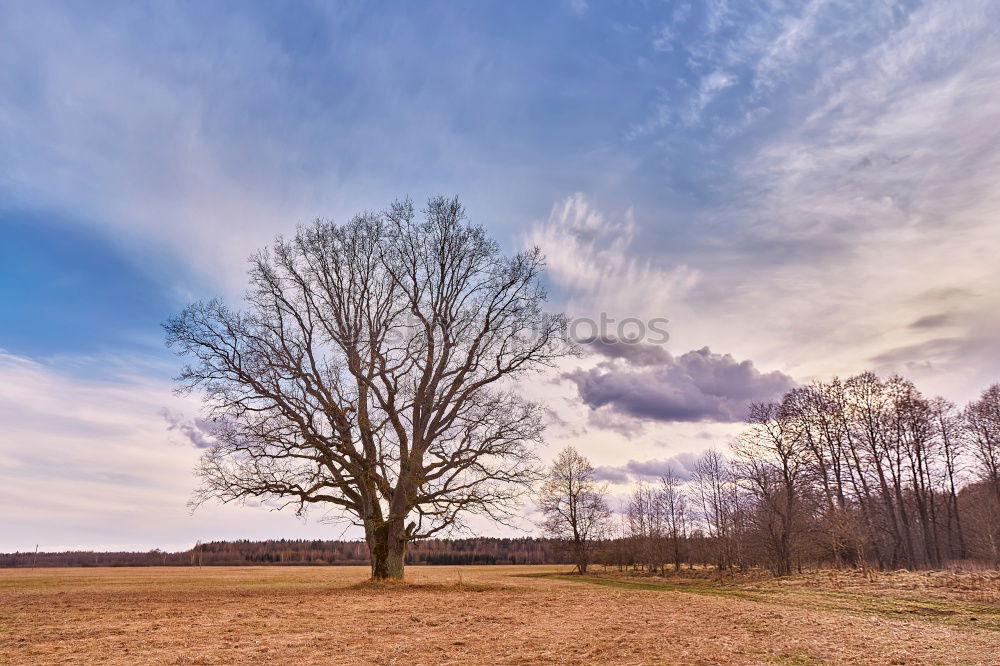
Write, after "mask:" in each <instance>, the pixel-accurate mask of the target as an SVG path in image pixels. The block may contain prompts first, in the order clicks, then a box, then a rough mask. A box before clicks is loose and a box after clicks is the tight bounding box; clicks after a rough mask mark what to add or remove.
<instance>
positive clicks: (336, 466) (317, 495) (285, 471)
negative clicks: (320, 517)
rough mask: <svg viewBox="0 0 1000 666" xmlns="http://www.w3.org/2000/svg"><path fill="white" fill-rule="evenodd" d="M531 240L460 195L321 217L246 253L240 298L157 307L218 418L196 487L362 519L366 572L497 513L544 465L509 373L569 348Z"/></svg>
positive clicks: (393, 573) (506, 512) (504, 511)
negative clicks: (496, 231)
mask: <svg viewBox="0 0 1000 666" xmlns="http://www.w3.org/2000/svg"><path fill="white" fill-rule="evenodd" d="M542 269H543V260H542V257H541V255H540V253H539V251H538V250H537V249H533V250H528V251H525V252H521V253H518V254H516V255H514V256H513V257H510V258H507V257H505V256H504V255H503V254H502V253H501V251H500V249H499V246H498V245H497V243H496V242H494V241H493V240H491V239H490V238H489V237H488V236H487V234H486V232H485V230H484V229H483V227H481V226H478V225H474V224H471V223H470V222H468V221H467V219H466V216H465V211H464V209H463V207H462V206H461V204H460V203H459V202H458V200H457V199H451V200H449V199H444V198H435V199H431V200H430V202H429V203H428V205H427V208H426V209H425V211H424V217H423V219H417V216H416V215H415V214H414V208H413V205H412V203H411V202H410V201H409V200H406V201H403V202H396V203H394V204H393V205H392V206H391V207H390V208H389V209H388V210H386V211H383V212H378V213H366V214H363V215H358V216H356V217H355V218H353V219H352V220H350V221H349V222H348V223H347V224H344V225H342V226H338V225H336V224H333V223H327V222H317V223H315V224H314V225H312V226H309V227H306V228H301V229H299V231H298V233H297V234H296V235H295V237H294V238H293V239H291V240H282V239H278V241H277V242H276V243H275V244H274V248H273V250H272V251H271V252H267V251H264V252H261V253H259V254H257V255H256V256H255V257H253V258H252V260H251V268H250V289H249V292H248V294H247V296H246V307H245V309H244V310H242V311H237V310H233V309H230V308H228V307H226V306H225V305H223V304H222V303H220V302H219V301H215V300H213V301H209V302H207V303H196V304H194V305H191V306H189V307H188V308H187V309H185V310H184V311H183V312H182V313H181V314H180V315H179V316H177V317H175V318H174V319H172V320H170V321H169V322H168V323H167V324H166V326H165V328H166V331H167V342H168V345H170V346H171V347H173V348H175V349H176V350H178V352H179V353H180V354H183V355H185V356H187V357H189V358H191V359H193V363H192V364H191V365H189V366H188V367H186V368H185V369H184V370H183V372H182V373H181V376H180V378H179V380H180V383H181V387H182V389H181V390H187V391H191V390H195V389H200V390H201V391H202V392H203V395H204V400H205V405H206V408H207V411H208V413H209V415H210V416H211V417H212V418H214V419H215V421H216V423H217V424H218V432H217V433H216V438H217V443H216V445H215V446H214V447H213V448H211V449H210V450H209V451H208V452H207V453H206V454H205V456H204V457H203V459H202V461H201V464H200V466H199V468H198V470H197V473H198V474H199V476H200V477H201V481H202V486H201V488H200V490H199V492H198V493H197V495H196V497H195V499H194V503H195V504H198V503H200V502H203V501H205V500H207V499H210V498H214V499H217V500H221V501H222V502H233V501H237V502H242V501H246V500H249V499H263V500H266V501H271V502H276V503H278V504H279V505H280V506H285V505H289V504H291V505H293V506H294V507H295V508H296V509H297V511H299V512H302V511H304V510H306V508H307V507H309V506H311V505H320V506H323V507H327V508H330V509H333V510H334V514H335V515H334V516H333V517H334V518H340V519H347V520H349V521H351V522H353V523H355V524H358V525H361V526H363V527H364V530H365V536H366V539H367V542H368V546H369V549H370V551H371V560H372V577H373V578H375V579H384V578H401V577H402V576H403V565H404V562H405V556H406V545H407V543H408V542H410V541H412V540H414V539H420V538H425V537H429V536H431V535H434V534H437V533H440V532H442V531H443V530H449V529H452V528H455V527H459V526H461V525H462V516H463V515H465V514H470V513H472V514H480V515H484V516H486V517H489V518H492V519H494V520H498V521H505V520H507V519H508V518H510V517H511V515H512V511H513V509H514V507H515V506H517V500H518V499H519V498H521V497H522V496H523V494H524V493H525V492H528V491H529V489H530V487H531V485H532V484H533V483H534V482H535V481H536V480H538V479H539V478H540V475H539V473H538V470H537V467H536V466H535V463H536V460H537V459H536V457H535V455H534V451H533V448H534V447H533V445H534V444H535V443H536V442H539V441H540V436H541V429H542V422H541V414H540V410H539V407H538V406H537V405H535V404H533V403H530V402H528V401H526V400H524V399H523V398H521V397H520V396H519V394H518V393H517V392H516V390H515V387H514V384H513V381H512V380H514V379H516V378H519V377H522V376H524V375H525V374H526V373H529V372H531V371H534V370H538V369H539V368H540V367H542V366H545V365H547V364H550V363H551V362H552V361H554V360H555V359H557V358H559V357H560V356H562V355H564V354H566V353H569V352H570V351H571V348H570V345H569V343H568V341H567V338H566V335H565V330H566V327H565V318H564V317H562V316H561V315H559V316H547V315H546V314H545V313H543V311H542V309H541V305H542V303H543V302H544V300H545V293H544V291H543V290H542V288H541V287H540V285H539V276H540V272H541V271H542Z"/></svg>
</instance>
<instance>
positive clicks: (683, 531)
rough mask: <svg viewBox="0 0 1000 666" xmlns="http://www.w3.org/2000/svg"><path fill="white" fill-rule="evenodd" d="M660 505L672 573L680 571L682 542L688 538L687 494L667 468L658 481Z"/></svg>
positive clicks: (682, 555)
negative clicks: (672, 564)
mask: <svg viewBox="0 0 1000 666" xmlns="http://www.w3.org/2000/svg"><path fill="white" fill-rule="evenodd" d="M660 503H661V506H662V507H663V519H664V526H665V528H666V533H667V538H668V539H669V540H670V554H671V559H672V560H673V563H674V571H680V570H681V562H682V561H683V557H684V554H685V553H684V542H685V540H686V539H687V536H688V534H687V532H688V516H687V494H686V493H685V492H684V487H683V482H682V481H681V480H680V479H679V478H677V476H676V475H675V474H674V471H673V470H672V469H669V468H668V469H667V473H666V474H664V475H663V477H662V478H661V479H660Z"/></svg>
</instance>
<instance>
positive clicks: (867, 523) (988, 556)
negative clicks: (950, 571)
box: [597, 372, 1000, 575]
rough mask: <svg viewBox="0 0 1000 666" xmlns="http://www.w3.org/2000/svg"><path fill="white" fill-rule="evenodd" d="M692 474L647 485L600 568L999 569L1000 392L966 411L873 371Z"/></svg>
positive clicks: (812, 394)
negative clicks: (970, 566)
mask: <svg viewBox="0 0 1000 666" xmlns="http://www.w3.org/2000/svg"><path fill="white" fill-rule="evenodd" d="M688 472H689V473H685V474H681V473H680V471H678V472H673V473H669V474H667V475H666V476H665V477H664V478H663V479H661V480H660V482H659V483H657V484H641V485H639V487H637V488H636V489H635V490H634V492H633V493H632V495H631V497H630V500H629V502H628V506H627V507H625V510H624V512H623V515H622V517H621V521H620V524H619V525H617V527H616V528H615V529H614V535H613V538H611V539H610V540H609V541H606V542H604V543H602V544H599V548H598V549H597V557H598V558H599V561H603V562H604V563H606V564H611V565H618V566H623V567H624V566H632V567H642V568H648V569H653V570H657V569H659V570H663V569H665V568H667V567H673V568H675V569H680V568H681V567H683V566H685V565H687V566H691V565H693V564H707V565H713V566H716V567H718V568H719V569H733V568H739V569H745V568H749V567H752V566H766V567H768V568H770V569H771V570H772V571H773V572H774V573H775V574H777V575H786V574H789V573H791V572H793V571H794V570H796V569H800V568H801V567H802V566H803V563H805V564H806V565H808V566H815V565H817V564H818V565H821V566H838V567H839V566H852V567H862V568H869V567H871V568H879V569H898V568H907V569H920V568H941V567H945V566H949V565H952V564H956V563H975V564H977V565H979V566H985V567H991V568H993V567H1000V385H994V386H992V387H991V388H989V389H988V390H986V391H985V392H983V394H982V395H981V396H980V398H979V399H978V400H975V401H973V402H972V403H971V404H969V405H967V406H965V407H964V408H962V409H959V408H958V407H957V406H956V405H955V404H953V403H951V402H949V401H948V400H945V399H943V398H933V399H928V398H926V397H924V396H923V395H922V394H921V393H920V392H919V391H918V390H917V388H916V387H915V386H914V384H913V383H912V382H910V381H909V380H906V379H904V378H901V377H892V378H890V379H887V380H882V379H880V378H879V377H877V376H876V375H875V374H873V373H870V372H868V373H864V374H861V375H858V376H855V377H851V378H849V379H847V380H844V381H841V380H839V379H834V380H833V381H831V382H825V383H815V384H812V385H810V386H806V387H802V388H797V389H794V390H792V391H790V392H789V393H788V394H786V395H785V396H784V398H783V399H782V400H781V401H779V402H775V403H766V404H755V405H752V406H751V409H750V415H749V419H748V424H747V429H746V431H745V432H744V433H743V434H742V435H741V436H740V437H739V438H738V439H737V440H736V441H735V442H734V443H732V445H731V447H730V450H729V451H728V452H727V454H725V455H724V454H723V453H720V452H718V451H715V450H709V451H707V452H705V453H704V454H703V455H702V456H701V457H700V459H698V461H697V463H696V464H695V465H694V468H693V469H692V470H688Z"/></svg>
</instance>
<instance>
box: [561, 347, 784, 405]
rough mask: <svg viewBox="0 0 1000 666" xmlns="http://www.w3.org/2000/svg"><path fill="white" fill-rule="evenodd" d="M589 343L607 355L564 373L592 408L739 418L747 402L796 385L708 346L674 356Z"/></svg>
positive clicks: (776, 394)
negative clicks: (593, 363)
mask: <svg viewBox="0 0 1000 666" xmlns="http://www.w3.org/2000/svg"><path fill="white" fill-rule="evenodd" d="M588 347H589V349H590V350H591V351H593V352H594V353H596V354H599V355H602V356H605V357H606V358H609V359H611V360H609V361H606V362H602V363H600V364H599V365H598V366H597V367H595V368H592V369H589V370H582V369H581V370H576V371H574V372H569V373H566V374H564V375H563V377H564V378H565V379H568V380H570V381H572V382H573V383H574V384H576V387H577V390H578V392H579V396H580V399H581V400H583V402H584V403H585V404H586V405H588V406H589V407H590V408H591V409H595V410H597V409H601V408H606V409H609V410H612V411H615V412H618V413H619V414H623V415H628V416H631V417H634V418H637V419H645V420H652V421H661V422H697V421H717V422H738V421H742V420H743V419H744V418H746V412H747V406H748V405H749V404H750V403H751V402H757V401H767V400H776V399H778V398H780V397H781V396H782V395H783V394H784V393H785V392H786V391H788V390H789V389H791V388H792V387H793V386H795V381H794V380H793V379H792V378H791V377H789V376H788V375H786V374H784V373H782V372H778V371H773V372H768V373H762V372H760V371H759V370H758V369H757V368H756V367H754V364H753V362H752V361H749V360H746V361H737V360H736V359H734V358H733V357H732V356H731V355H730V354H718V353H715V352H712V351H711V350H710V349H709V348H708V347H703V348H701V349H698V350H695V351H690V352H687V353H686V354H683V355H681V356H678V357H674V356H673V355H671V354H670V353H669V352H667V351H666V350H665V349H663V348H661V347H656V346H655V345H648V344H643V343H617V344H609V343H608V342H607V341H602V342H601V343H598V344H590V345H588ZM649 347H656V349H657V350H658V351H653V350H651V349H649ZM620 359H624V363H621V362H617V361H618V360H620Z"/></svg>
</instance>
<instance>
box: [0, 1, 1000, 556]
mask: <svg viewBox="0 0 1000 666" xmlns="http://www.w3.org/2000/svg"><path fill="white" fill-rule="evenodd" d="M998 31H1000V6H998V5H996V4H995V3H992V2H988V1H985V0H982V1H977V0H951V1H946V0H938V1H925V2H917V1H912V2H895V1H889V0H884V1H879V0H874V1H873V0H868V1H864V2H862V1H857V2H854V1H851V0H840V1H836V2H834V1H825V0H812V1H797V2H783V1H780V0H768V1H761V2H743V1H741V2H737V1H735V0H732V1H726V0H704V1H702V2H694V1H691V2H652V1H642V2H615V3H611V2H608V3H597V2H585V1H584V0H575V1H573V2H549V3H539V2H531V3H529V2H509V3H492V4H487V3H459V2H454V3H448V2H433V3H419V4H418V3H385V4H380V5H378V6H375V5H372V4H370V3H361V2H343V3H280V4H279V3H265V2H233V3H222V2H214V3H180V2H178V3H96V4H89V5H82V4H79V3H49V2H41V3H18V2H0V386H3V387H4V388H3V389H2V393H3V395H2V396H0V397H3V398H4V401H3V404H2V406H0V421H2V422H3V423H4V426H5V427H4V428H3V432H0V524H3V523H6V524H4V525H3V527H5V528H6V529H0V534H3V535H4V536H2V537H0V550H11V549H16V548H25V547H28V546H33V544H34V543H36V542H41V543H46V544H49V545H50V546H59V545H67V546H73V545H82V546H88V547H93V546H107V547H123V546H136V547H153V546H162V545H168V546H184V545H186V544H188V543H190V542H193V541H194V540H195V539H198V538H201V539H205V538H215V537H225V536H230V537H236V536H251V537H253V536H285V535H287V536H296V535H307V536H313V535H315V534H316V533H317V531H318V530H319V531H323V534H329V532H328V531H324V530H329V529H330V528H326V527H323V528H319V527H317V526H316V524H315V523H307V524H305V525H303V524H301V523H299V522H297V521H295V520H294V519H293V518H290V517H287V516H283V515H278V514H273V513H269V512H266V511H262V510H256V511H255V510H252V509H228V508H226V509H222V508H218V509H217V508H211V509H207V510H204V511H202V512H200V513H199V514H196V515H195V516H193V517H191V516H188V515H187V513H186V511H185V510H184V502H185V500H186V499H187V496H188V494H189V493H190V489H191V486H192V485H193V480H192V479H191V476H190V469H191V466H192V465H193V462H194V460H195V459H196V457H197V455H198V450H197V449H196V447H194V446H193V445H192V444H191V442H190V441H189V438H187V437H186V436H185V434H184V433H185V429H184V427H183V426H184V424H187V425H188V426H190V424H191V423H193V422H194V421H192V419H194V418H195V417H196V415H197V405H196V404H194V403H192V402H191V401H185V400H182V399H181V398H179V397H177V396H174V395H172V394H171V390H170V389H171V383H170V377H171V376H172V375H173V374H174V373H175V372H176V370H177V364H178V362H177V360H176V359H174V358H173V357H172V356H171V355H170V354H169V353H168V352H167V351H166V350H165V349H164V348H163V344H162V334H161V331H160V329H159V324H160V322H162V321H163V320H164V319H165V318H166V317H168V316H169V315H171V314H172V313H174V312H176V311H177V310H179V309H180V308H181V307H183V306H184V305H185V304H186V303H188V302H190V301H191V300H194V299H197V298H202V297H207V296H214V295H222V296H224V297H226V298H229V299H236V298H238V297H239V294H240V292H241V289H242V284H243V277H244V262H245V259H246V257H247V256H248V255H249V253H250V252H252V251H253V250H255V249H257V248H259V247H261V246H263V245H265V244H267V243H268V242H269V241H270V240H271V239H272V238H273V237H274V236H275V235H276V234H279V233H287V232H289V231H290V230H292V229H294V227H295V225H296V224H300V223H304V222H308V221H309V220H312V219H314V218H316V217H323V218H333V219H343V218H344V217H346V216H348V215H350V214H352V213H354V212H357V211H360V210H363V209H368V208H378V207H382V206H384V205H385V204H386V203H387V202H389V201H391V200H392V199H393V198H395V197H398V196H403V195H410V196H413V197H414V198H416V199H418V200H419V199H422V198H426V197H427V196H430V195H433V194H438V193H445V194H459V195H460V196H461V197H462V198H463V200H464V201H465V203H466V205H467V207H468V209H469V211H470V213H471V215H472V216H473V217H474V218H475V219H476V220H477V221H480V222H483V223H484V224H486V225H487V226H488V227H489V229H490V230H491V231H492V233H493V234H494V235H495V236H496V237H497V238H498V240H500V242H501V243H503V244H504V245H505V247H507V248H508V249H511V250H513V249H517V248H520V247H522V246H524V245H525V244H537V245H539V246H541V247H542V249H543V250H544V251H545V252H546V254H547V256H548V257H549V266H550V271H549V275H548V279H549V281H550V284H551V287H552V293H553V297H554V301H555V306H556V307H562V308H566V309H567V310H568V311H569V312H570V313H571V314H574V315H578V316H596V315H597V314H598V313H600V312H607V313H611V314H612V315H614V316H616V317H618V318H619V319H620V318H622V317H627V316H635V317H640V318H647V319H648V318H651V317H666V318H669V319H670V322H671V324H670V330H671V340H670V342H669V343H668V344H667V345H666V346H665V351H666V352H667V353H668V356H667V357H663V359H664V360H663V362H662V363H661V364H660V365H659V366H656V367H655V368H654V369H651V370H649V371H648V372H647V371H646V370H642V371H636V372H639V373H640V374H639V375H635V374H629V372H625V371H622V373H620V374H619V375H615V376H613V377H612V376H607V374H604V375H600V376H595V375H594V372H598V371H597V370H595V368H594V367H593V363H591V364H590V365H587V363H586V361H582V362H581V367H573V368H567V369H566V371H567V374H566V377H576V378H577V379H576V380H573V379H567V380H565V381H562V382H556V383H548V384H546V385H545V386H544V387H542V388H539V389H538V391H539V394H540V395H541V396H542V397H543V398H544V399H546V400H548V401H549V402H550V403H551V405H552V410H553V414H554V415H556V416H554V419H555V421H554V426H553V428H552V429H551V433H552V434H551V439H552V441H553V445H554V447H555V446H558V445H560V444H561V443H563V442H564V440H565V441H566V442H573V443H577V444H578V445H579V446H580V447H581V448H582V449H583V450H584V451H585V453H587V454H588V455H590V456H591V457H592V458H593V459H594V460H595V461H596V462H598V463H599V464H602V465H615V464H621V463H622V462H623V461H620V460H616V458H620V457H621V451H622V450H623V447H627V448H626V449H625V450H627V451H628V457H629V458H630V459H633V461H635V462H636V467H637V468H638V467H641V463H643V461H651V460H662V459H667V458H668V457H670V456H675V455H678V454H685V453H687V452H691V451H695V450H698V449H699V448H704V446H706V445H708V444H709V443H712V442H720V443H724V438H725V437H726V436H727V435H728V434H729V433H731V431H732V427H733V424H732V423H731V422H730V421H728V420H727V419H728V417H727V415H731V414H732V413H733V410H734V408H733V407H732V403H731V400H732V399H735V398H733V397H732V396H728V397H725V400H724V401H723V400H722V399H721V398H720V399H718V400H717V399H716V398H715V397H712V396H711V395H709V393H710V392H706V391H707V389H706V388H705V387H706V384H704V383H703V382H702V383H699V382H701V380H700V379H699V377H709V376H719V377H727V378H730V380H731V381H733V382H741V381H742V382H748V383H747V384H746V386H747V387H751V388H752V387H759V386H763V385H765V384H766V385H767V386H771V387H772V388H773V387H776V386H783V385H785V383H786V382H791V381H809V380H810V379H813V378H822V377H828V376H830V375H832V374H846V373H851V372H856V371H859V370H862V369H865V368H873V369H875V370H877V371H879V372H882V373H889V372H897V371H898V372H903V373H904V374H907V375H908V376H911V377H912V378H913V379H915V380H916V381H917V382H918V384H919V385H920V386H922V387H924V388H925V389H926V390H927V391H928V392H929V393H943V394H945V395H948V396H949V397H952V398H953V399H956V400H959V401H962V400H966V399H968V398H970V397H972V396H973V395H974V394H975V393H976V392H978V391H979V390H981V389H982V388H984V387H985V386H986V385H987V384H989V383H991V382H993V381H997V380H998V379H1000V352H998V351H997V345H996V340H997V333H998V332H1000V314H998V312H1000V307H998V306H1000V296H998V295H997V294H996V293H995V285H996V284H997V282H998V278H1000V268H998V265H1000V262H997V261H996V257H997V256H998V254H1000V227H998V224H997V222H998V221H997V212H996V211H998V210H1000V186H998V185H997V182H996V181H997V179H996V174H997V173H1000V95H998V94H997V93H998V90H1000V64H998V63H1000V39H998V37H1000V35H998ZM706 348H708V349H710V350H711V351H707V350H706V351H705V352H704V353H702V352H699V350H705V349H706ZM616 362H618V361H616ZM621 362H624V361H621ZM747 364H749V365H747ZM751 370H752V371H751ZM754 373H757V374H754ZM775 373H777V374H775ZM584 377H587V378H589V379H588V380H587V382H588V383H586V384H583V383H581V382H583V379H582V378H584ZM705 381H707V380H705ZM623 385H628V386H642V387H644V388H643V391H644V395H646V396H647V397H648V396H650V395H652V396H685V397H684V400H687V401H688V402H685V403H684V404H683V405H680V406H679V407H683V409H680V408H678V409H677V410H658V409H653V410H649V409H645V410H639V411H636V410H630V409H627V408H624V407H623V406H622V404H621V403H620V402H619V403H616V402H615V401H614V399H612V398H610V397H606V396H604V394H603V393H600V395H601V396H604V397H601V399H600V400H598V399H597V398H594V397H593V396H595V395H597V394H598V393H599V392H597V393H595V391H597V389H598V388H605V389H607V390H612V389H614V390H620V389H619V388H616V387H620V386H623ZM744 388H745V387H744ZM747 390H750V389H747ZM751 393H752V391H751ZM739 395H740V396H742V395H743V393H740V394H739ZM658 399H659V398H658ZM663 399H664V400H667V399H668V398H667V397H664V398H663ZM706 401H707V402H706ZM657 404H659V403H657ZM164 414H166V415H167V417H166V418H165V417H164ZM678 414H686V415H687V416H685V417H683V418H681V417H679V416H678ZM554 447H553V448H554ZM54 460H55V461H59V469H60V470H62V471H60V472H59V473H58V474H55V473H51V472H50V471H47V470H51V469H53V467H52V466H53V464H54V463H53V461H54ZM39 486H42V487H44V488H45V489H46V490H47V491H48V492H47V494H48V495H49V496H50V497H49V499H46V500H44V501H43V502H40V503H37V504H34V505H32V503H31V501H30V500H29V499H28V497H30V496H31V494H32V490H33V489H37V488H38V487H39ZM123 504H125V505H129V506H131V507H132V509H131V510H129V509H127V508H124V507H123ZM140 509H141V510H140ZM150 516H155V517H156V518H157V521H156V523H157V529H156V530H154V529H153V528H152V527H151V525H152V523H151V522H150V520H149V517H150Z"/></svg>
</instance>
